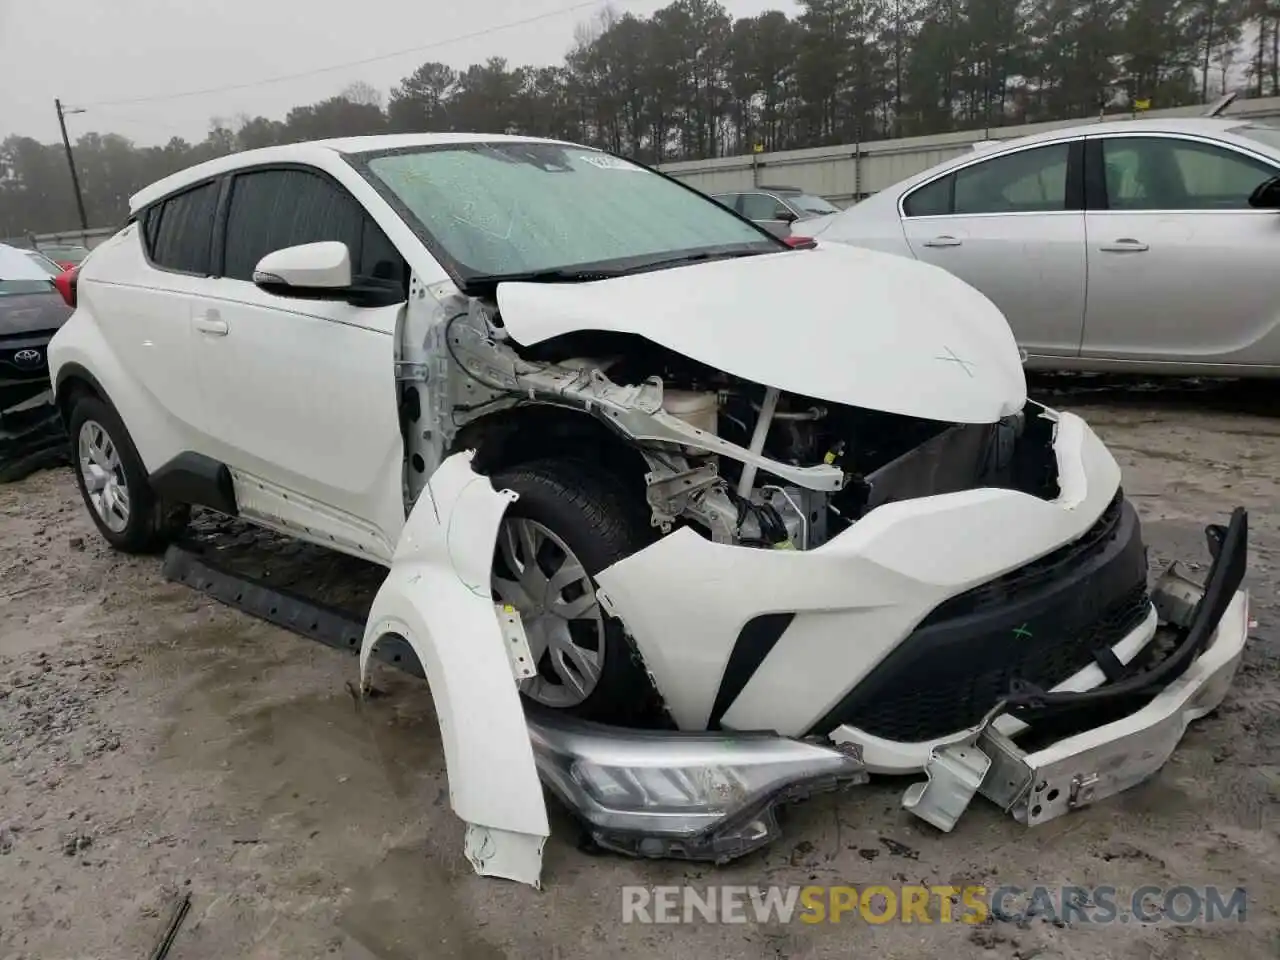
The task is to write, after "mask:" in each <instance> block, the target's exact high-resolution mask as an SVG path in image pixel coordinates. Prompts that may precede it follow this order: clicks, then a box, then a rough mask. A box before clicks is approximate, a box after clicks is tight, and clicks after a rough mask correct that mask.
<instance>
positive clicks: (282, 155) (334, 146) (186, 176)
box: [129, 133, 597, 213]
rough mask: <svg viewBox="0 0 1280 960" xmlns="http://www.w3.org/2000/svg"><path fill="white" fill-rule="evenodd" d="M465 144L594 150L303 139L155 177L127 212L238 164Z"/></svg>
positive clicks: (478, 138) (432, 138)
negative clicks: (156, 178)
mask: <svg viewBox="0 0 1280 960" xmlns="http://www.w3.org/2000/svg"><path fill="white" fill-rule="evenodd" d="M467 143H554V144H557V145H559V146H566V147H574V148H576V149H580V150H591V151H592V152H597V151H596V148H595V147H586V146H583V145H581V144H576V143H568V142H566V141H563V140H548V139H545V138H542V137H522V136H512V135H510V134H501V133H492V134H489V133H403V134H383V135H379V136H371V137H341V138H337V139H332V140H307V141H304V142H302V143H290V144H286V145H284V146H280V147H261V148H259V149H257V150H242V151H240V152H239V153H231V154H228V155H227V156H225V157H217V158H215V159H213V160H206V161H205V162H204V163H198V164H196V165H195V166H193V167H187V168H186V169H185V170H179V171H178V172H177V173H173V174H170V175H169V176H167V177H165V178H164V179H163V180H157V181H156V182H155V183H153V184H151V185H150V186H147V187H143V188H142V189H141V190H139V191H138V192H137V193H135V194H134V195H133V196H132V197H130V198H129V212H130V213H137V212H138V211H139V210H141V209H142V208H143V207H145V206H147V205H148V204H150V203H153V202H155V201H156V200H159V199H161V198H162V197H166V196H168V195H169V194H171V193H173V192H174V191H176V190H181V189H182V188H183V187H186V186H190V185H192V184H195V183H199V182H200V181H201V180H206V179H208V178H210V177H216V176H219V175H221V174H224V173H230V172H231V171H233V170H239V169H240V168H241V167H248V166H255V165H257V164H262V163H308V162H311V163H314V162H315V161H316V160H317V159H318V158H320V157H321V156H323V155H325V154H333V153H339V154H355V153H366V152H369V151H373V150H403V149H406V148H412V147H434V146H450V145H454V144H467Z"/></svg>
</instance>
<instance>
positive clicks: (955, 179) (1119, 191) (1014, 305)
mask: <svg viewBox="0 0 1280 960" xmlns="http://www.w3.org/2000/svg"><path fill="white" fill-rule="evenodd" d="M793 232H794V233H796V234H803V235H805V236H811V237H814V238H816V239H817V240H818V241H819V243H831V242H834V243H847V244H851V245H854V246H863V247H871V248H875V249H878V250H886V251H889V252H892V253H898V254H902V255H904V256H908V257H915V258H917V259H919V260H925V261H928V262H929V263H933V264H936V265H938V266H940V267H943V268H945V269H946V270H948V271H950V272H951V273H953V274H955V275H956V276H958V277H960V278H961V279H963V280H965V281H967V282H968V283H970V284H972V285H973V286H974V287H976V288H977V289H979V290H981V291H982V292H983V293H985V294H986V295H987V296H988V297H989V298H990V299H991V300H992V301H994V302H995V304H996V305H997V306H999V307H1000V308H1001V310H1003V311H1004V314H1005V316H1006V317H1007V318H1008V321H1009V324H1010V326H1011V327H1012V328H1013V332H1014V335H1015V337H1016V338H1017V340H1018V343H1019V344H1020V345H1021V347H1022V348H1023V350H1024V351H1025V352H1026V353H1027V366H1028V367H1032V368H1041V369H1060V370H1061V369H1074V370H1096V371H1127V372H1142V373H1153V374H1180V375H1197V374H1201V375H1209V376H1275V375H1280V129H1277V128H1274V127H1269V126H1261V125H1257V124H1251V123H1248V122H1244V121H1240V120H1222V119H1208V118H1194V119H1183V120H1122V121H1109V122H1103V123H1092V124H1087V125H1082V126H1078V127H1071V128H1067V129H1058V130H1054V131H1052V132H1049V133H1044V134H1037V135H1036V136H1032V137H1025V138H1022V139H1018V140H1010V141H1006V142H1001V143H995V144H992V143H990V142H987V143H984V144H980V145H978V146H976V147H975V149H974V150H973V151H972V152H971V153H969V154H965V155H963V156H960V157H956V158H953V159H951V160H948V161H946V162H944V163H942V164H940V165H938V166H936V167H934V168H932V169H930V170H927V171H925V172H924V173H921V174H917V175H916V176H914V177H911V178H909V179H907V180H904V181H902V182H901V183H899V184H897V185H895V186H893V187H890V188H888V189H886V190H883V191H881V192H880V193H877V194H875V195H874V196H872V197H869V198H868V199H866V200H864V201H863V202H862V203H860V204H858V205H856V206H853V207H850V208H849V209H847V210H844V211H842V212H841V213H838V214H835V215H832V216H829V217H823V218H821V219H818V220H810V221H805V222H802V223H797V224H795V226H794V228H793ZM866 322H868V323H870V322H874V321H873V319H872V318H867V320H866Z"/></svg>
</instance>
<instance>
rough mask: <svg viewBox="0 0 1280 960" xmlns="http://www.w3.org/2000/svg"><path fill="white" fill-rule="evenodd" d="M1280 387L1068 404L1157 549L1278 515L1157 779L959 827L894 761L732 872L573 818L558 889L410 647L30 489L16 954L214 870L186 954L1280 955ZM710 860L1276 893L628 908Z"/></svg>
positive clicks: (238, 547) (716, 877) (61, 953)
mask: <svg viewBox="0 0 1280 960" xmlns="http://www.w3.org/2000/svg"><path fill="white" fill-rule="evenodd" d="M1049 386H1050V387H1051V386H1052V382H1050V384H1049ZM1043 388H1044V385H1042V389H1043ZM1265 398H1266V391H1261V392H1260V391H1258V390H1256V389H1255V390H1249V391H1245V392H1243V393H1240V392H1238V391H1233V390H1231V389H1216V388H1214V389H1208V390H1203V391H1191V392H1187V391H1185V390H1184V391H1179V390H1169V389H1166V390H1157V391H1143V390H1139V389H1134V388H1133V387H1132V385H1129V386H1124V385H1122V386H1121V387H1119V388H1115V387H1105V388H1101V389H1098V390H1087V389H1084V390H1082V389H1079V388H1078V387H1076V386H1071V387H1070V388H1069V389H1068V390H1067V391H1066V392H1065V393H1063V394H1062V395H1060V396H1057V397H1056V398H1054V402H1056V403H1058V404H1059V405H1061V406H1064V407H1067V408H1074V409H1079V410H1080V412H1082V413H1084V414H1085V415H1086V416H1087V417H1088V418H1089V419H1090V420H1091V422H1092V423H1093V424H1094V425H1095V426H1096V427H1097V428H1098V429H1099V431H1100V432H1101V433H1102V435H1103V437H1104V438H1105V439H1106V440H1107V442H1108V443H1109V444H1110V445H1111V448H1112V449H1113V450H1114V451H1115V454H1116V456H1117V457H1118V458H1119V459H1120V461H1121V463H1122V465H1123V466H1124V468H1125V475H1126V481H1125V482H1126V488H1127V491H1128V495H1129V496H1130V497H1131V498H1132V499H1133V500H1134V501H1135V503H1136V504H1137V505H1138V507H1139V509H1140V511H1141V513H1142V515H1143V518H1144V520H1145V523H1146V531H1147V538H1148V540H1149V542H1150V544H1151V547H1152V554H1153V561H1154V562H1157V563H1159V562H1162V561H1164V560H1166V559H1167V558H1168V557H1170V556H1172V555H1188V556H1190V557H1191V558H1193V559H1195V560H1198V561H1202V560H1203V559H1204V556H1205V555H1204V548H1203V535H1202V532H1201V531H1202V526H1203V524H1204V523H1205V522H1207V521H1211V520H1221V519H1223V518H1225V516H1226V514H1227V513H1228V511H1229V509H1230V507H1232V506H1233V505H1235V504H1244V505H1245V506H1247V507H1248V508H1249V509H1250V511H1251V521H1252V531H1253V533H1252V570H1251V576H1250V586H1251V587H1252V590H1253V591H1254V597H1255V600H1254V607H1253V609H1254V616H1255V617H1256V619H1257V620H1258V627H1257V629H1256V631H1255V637H1254V640H1253V643H1252V645H1251V647H1250V649H1249V651H1248V659H1247V662H1246V663H1245V665H1244V668H1243V671H1242V673H1241V675H1240V677H1239V679H1238V682H1237V685H1236V687H1235V689H1234V690H1233V692H1232V693H1231V694H1230V696H1229V699H1228V701H1227V702H1226V704H1225V705H1224V706H1223V707H1222V709H1221V710H1220V711H1218V713H1217V714H1215V715H1214V716H1212V717H1209V718H1207V719H1206V720H1204V721H1202V722H1200V723H1199V724H1198V725H1197V726H1196V727H1195V728H1194V729H1193V730H1192V732H1191V733H1189V735H1188V736H1187V738H1186V740H1185V741H1184V742H1183V744H1182V746H1181V748H1180V749H1179V751H1178V753H1177V754H1176V756H1175V758H1174V760H1173V761H1172V762H1171V763H1170V764H1169V765H1168V766H1167V767H1166V768H1165V769H1164V770H1163V771H1162V773H1161V774H1160V775H1159V776H1158V777H1157V778H1156V779H1155V780H1153V781H1151V782H1149V783H1148V784H1146V785H1144V786H1142V787H1140V788H1138V789H1135V790H1133V791H1131V792H1130V793H1128V794H1126V795H1125V796H1123V797H1121V798H1117V799H1114V800H1111V801H1108V802H1105V803H1102V804H1100V805H1097V806H1095V807H1092V808H1090V809H1087V810H1085V811H1083V812H1081V813H1078V814H1076V815H1073V816H1070V817H1066V818H1063V819H1060V820H1058V821H1055V822H1052V823H1050V824H1047V825H1045V826H1043V827H1040V828H1037V829H1036V830H1035V831H1034V832H1030V833H1028V832H1026V831H1025V830H1024V828H1021V827H1019V826H1017V825H1016V824H1014V823H1013V822H1012V821H1011V820H1008V821H1006V820H1005V819H1003V817H1002V816H1001V815H1000V814H999V812H998V811H995V810H994V809H992V808H990V807H988V806H986V805H983V804H981V803H975V805H974V808H973V809H971V810H970V811H969V812H968V813H967V814H966V816H965V817H964V818H963V820H962V821H961V823H960V825H959V827H958V828H957V829H956V831H955V832H954V833H952V834H950V835H947V836H943V835H940V834H937V833H936V832H934V831H932V830H931V829H930V828H928V827H926V826H924V825H923V824H919V823H918V822H915V821H913V819H912V818H911V817H910V816H909V815H907V814H906V813H904V812H903V811H901V810H900V809H899V805H898V800H899V795H900V792H901V790H902V788H903V786H904V784H902V783H897V782H894V783H888V784H885V783H875V784H872V785H870V786H867V787H862V788H858V789H857V790H855V791H853V792H850V793H847V794H845V795H843V796H840V797H838V798H831V797H827V798H821V799H817V800H814V801H812V802H810V803H808V804H806V805H803V806H801V807H798V808H796V809H795V811H794V812H793V815H792V816H791V817H790V819H789V822H788V824H787V833H786V836H785V838H784V840H783V841H782V842H781V843H779V844H777V845H776V846H774V847H772V848H771V849H769V850H768V851H767V852H766V853H764V854H761V855H757V856H755V857H752V858H749V859H747V860H745V861H741V862H739V863H737V864H735V865H733V866H731V867H728V868H722V869H719V870H715V869H708V868H704V867H701V866H695V867H688V866H686V865H682V864H673V863H650V862H645V863H637V862H633V861H628V860H624V859H620V858H615V857H609V856H604V857H602V856H597V855H592V854H590V853H588V852H587V851H585V850H582V849H579V846H578V844H577V842H576V840H577V837H576V833H575V831H574V830H573V828H572V825H571V824H570V823H569V822H568V821H567V820H566V819H565V818H564V817H563V816H562V815H559V814H553V832H554V835H553V837H552V839H551V841H550V842H549V843H548V846H547V852H546V859H545V869H544V881H545V883H546V889H544V890H543V891H542V892H537V891H534V890H531V889H528V888H525V887H521V886H517V885H514V884H506V883H502V882H499V881H493V880H482V879H479V878H477V877H475V876H474V875H473V874H472V871H471V869H470V867H469V865H468V864H467V863H466V861H465V860H464V859H463V856H462V849H461V847H462V844H461V835H462V829H461V825H460V823H459V822H458V821H457V820H456V818H454V816H453V815H452V813H451V812H450V810H449V808H448V804H447V799H446V796H447V795H446V787H445V776H444V763H443V758H442V755H441V750H440V741H439V733H438V731H437V728H436V724H435V720H434V716H433V713H432V708H431V704H430V699H429V696H428V694H427V691H426V688H425V686H424V685H421V684H420V683H418V682H417V681H413V680H411V679H409V678H401V677H399V676H397V675H394V674H392V673H391V672H390V671H387V672H385V673H384V674H382V675H381V676H380V678H379V685H380V686H381V687H382V688H383V689H385V691H386V692H387V693H388V694H389V695H388V696H384V697H379V698H376V699H374V700H371V701H367V702H365V703H364V704H362V705H360V704H357V702H356V700H355V699H354V698H353V696H352V693H351V686H352V682H353V681H354V680H355V677H356V671H357V667H356V662H355V660H354V659H353V658H351V657H348V656H345V655H343V654H341V653H337V652H335V651H333V650H331V649H329V648H326V647H323V646H320V645H319V644H316V643H314V642H311V641H307V640H303V639H300V638H298V637H295V636H293V635H291V634H288V633H286V632H284V631H281V630H278V629H276V628H273V627H270V626H267V625H265V624H262V623H260V622H257V621H255V620H252V619H250V618H249V617H247V616H244V615H241V614H239V613H237V612H235V611H232V610H229V609H226V608H223V607H220V606H218V605H217V604H215V603H214V602H212V601H209V600H206V599H204V598H202V597H200V596H198V595H196V594H194V593H193V592H191V591H190V590H188V589H186V588H185V587H181V586H176V585H173V584H170V583H167V582H165V581H164V579H163V578H162V577H161V574H160V563H159V560H157V559H129V558H124V557H121V556H118V555H115V554H113V553H111V552H110V551H109V550H107V549H106V548H105V547H104V546H103V545H102V543H101V542H100V541H99V540H98V538H97V537H96V536H95V534H94V531H93V530H92V528H91V526H90V523H89V521H88V519H87V517H86V515H85V513H84V509H83V507H82V505H81V503H80V501H79V498H78V496H77V494H76V490H75V486H74V484H73V482H72V479H71V476H70V474H69V473H68V472H66V471H64V470H59V471H54V472H44V473H40V474H37V475H35V476H33V477H30V478H28V479H27V480H25V481H23V482H21V483H19V484H14V485H10V486H4V487H0V546H2V549H0V958H3V960H11V958H12V960H16V958H31V960H34V958H39V960H73V958H74V960H79V958H99V960H109V958H117V957H120V958H125V957H128V958H134V957H146V956H149V955H150V951H151V950H152V949H153V947H154V946H155V943H156V941H157V940H158V938H159V937H160V936H161V933H162V930H163V928H164V927H165V925H166V922H167V920H168V919H169V916H170V913H171V911H172V909H173V904H174V903H175V901H176V900H178V899H179V898H180V897H182V896H184V895H189V896H190V912H189V913H188V915H187V916H186V918H185V921H184V923H183V925H182V926H181V929H180V930H179V932H178V934H177V936H176V939H175V941H174V944H173V947H172V950H171V952H170V953H169V956H170V957H171V958H174V960H183V958H219V960H222V958H232V957H236V958H263V960H265V958H277V957H280V958H285V957H288V958H310V957H322V956H331V957H343V958H359V960H368V958H379V960H401V958H418V957H429V958H450V957H461V958H477V960H496V958H501V957H527V958H555V960H570V958H578V957H597V956H598V957H614V956H620V957H657V956H663V957H670V958H691V960H692V958H698V960H704V958H705V960H711V958H723V960H727V958H781V957H814V958H837V957H838V958H847V957H853V956H863V955H871V956H877V957H884V958H901V960H909V958H926V957H936V956H943V955H946V956H948V957H951V958H955V960H969V958H979V957H984V958H985V957H991V958H999V960H1031V958H1044V960H1050V958H1081V960H1084V958H1089V960H1098V958H1123V960H1191V958H1222V960H1226V958H1253V957H1260V958H1261V957H1277V956H1280V919H1278V910H1280V908H1278V907H1277V902H1278V898H1277V894H1278V893H1280V837H1278V836H1277V823H1278V822H1280V820H1278V818H1277V813H1278V812H1280V806H1277V799H1278V797H1280V713H1278V712H1277V707H1278V706H1280V632H1278V619H1280V614H1278V611H1277V603H1276V585H1277V584H1276V581H1277V564H1278V563H1280V416H1276V415H1275V410H1268V409H1266V406H1265V404H1266V402H1267V401H1266V399H1265ZM1272 406H1273V407H1275V408H1277V409H1280V404H1275V403H1274V402H1273V403H1272ZM201 535H202V536H203V537H204V538H205V539H206V540H208V541H209V542H210V543H211V544H213V545H214V546H216V547H218V548H224V550H223V552H224V553H225V554H226V555H228V556H231V557H233V558H234V559H235V561H236V562H237V563H239V564H241V565H243V566H244V567H245V568H246V569H251V570H252V571H254V572H257V573H260V574H265V575H266V576H268V577H269V578H271V579H273V580H275V581H276V582H280V583H285V584H292V585H294V586H305V587H307V588H308V589H310V590H311V591H312V592H313V593H315V594H317V595H319V596H322V597H324V598H326V599H329V600H332V601H335V602H340V603H343V604H346V605H348V606H351V607H353V608H359V606H360V605H361V604H362V603H367V602H368V600H369V599H370V597H371V590H372V589H373V588H374V587H375V586H376V583H377V573H376V571H373V570H371V569H370V568H367V567H363V566H362V565H360V564H356V563H353V562H351V561H348V560H345V559H342V558H337V557H333V556H330V555H325V554H320V553H318V552H316V551H313V550H310V549H304V548H301V547H298V546H295V545H290V544H286V543H281V542H279V541H276V540H273V538H270V537H266V536H262V535H258V534H255V533H252V532H248V531H244V530H241V529H237V528H234V527H228V526H227V525H225V524H221V525H220V524H206V525H205V526H204V527H203V528H202V531H201ZM683 882H689V883H694V884H698V885H704V884H709V883H736V884H757V883H761V884H763V883H774V884H809V883H823V884H828V883H829V884H835V883H852V884H857V885H867V884H873V883H884V884H891V885H892V884H897V883H912V884H915V883H922V884H931V885H933V884H947V883H952V884H956V883H966V882H967V883H981V884H986V885H987V886H989V887H997V886H1000V885H1001V884H1010V883H1011V884H1017V885H1019V886H1023V887H1030V886H1034V885H1037V884H1044V885H1053V886H1056V885H1060V884H1070V885H1086V886H1088V885H1095V884H1111V885H1115V886H1117V887H1121V888H1122V889H1126V888H1128V889H1131V888H1133V887H1136V886H1138V885H1140V884H1155V885H1160V886H1164V887H1171V886H1175V885H1178V884H1190V885H1193V886H1205V885H1211V884H1216V885H1219V886H1224V887H1235V886H1245V887H1247V888H1248V892H1249V902H1248V907H1247V914H1246V918H1245V922H1243V923H1236V922H1230V923H1219V924H1214V925H1198V926H1171V925H1168V924H1156V925H1148V924H1142V923H1138V922H1136V921H1135V922H1130V923H1125V924H1119V923H1117V924H1112V925H1106V926H1100V925H1096V924H1095V925H1089V924H1081V923H1078V922H1071V923H1068V924H1066V925H1058V924H1055V923H1054V922H1052V921H1051V920H1049V919H1045V918H1039V919H1035V920H1031V921H1024V922H1020V923H1006V922H994V923H988V924H985V925H982V926H980V927H965V926H947V925H934V926H928V927H926V926H920V925H902V924H896V923H895V924H885V925H881V926H868V925H866V924H863V923H860V922H857V921H854V922H846V923H843V924H841V925H839V926H832V925H822V926H805V925H802V924H799V923H795V924H791V925H789V926H785V927H783V926H778V925H764V926H761V925H756V924H755V923H748V924H744V925H734V926H723V925H722V926H712V925H708V924H705V923H694V924H692V925H679V926H664V927H658V926H642V925H634V924H632V925H624V924H622V923H621V915H622V909H621V904H622V896H621V893H620V888H621V887H622V886H623V885H625V884H634V883H641V884H676V883H683Z"/></svg>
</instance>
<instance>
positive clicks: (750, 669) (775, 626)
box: [707, 613, 796, 730]
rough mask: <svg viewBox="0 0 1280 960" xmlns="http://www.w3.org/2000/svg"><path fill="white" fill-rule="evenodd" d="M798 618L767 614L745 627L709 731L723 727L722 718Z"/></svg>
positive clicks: (728, 664)
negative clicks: (792, 622) (721, 725)
mask: <svg viewBox="0 0 1280 960" xmlns="http://www.w3.org/2000/svg"><path fill="white" fill-rule="evenodd" d="M795 618H796V615H795V614H794V613H766V614H764V615H763V616H759V617H754V618H752V619H751V620H748V621H747V622H746V623H745V624H744V625H743V627H742V630H741V631H739V633H738V639H737V640H736V641H734V644H733V650H732V651H731V652H730V654H729V659H728V661H727V662H726V663H725V665H724V673H723V674H722V675H721V677H720V689H719V690H717V691H716V699H715V703H714V704H713V705H712V707H711V716H710V717H709V718H708V719H707V729H708V730H718V729H719V728H720V719H721V718H722V717H723V716H724V715H725V714H726V713H727V712H728V711H729V708H730V707H731V706H733V701H734V700H736V699H738V694H740V693H742V691H743V690H744V689H745V688H746V686H747V684H748V683H749V682H750V681H751V678H752V677H753V676H755V672H756V671H757V670H759V669H760V664H762V663H764V660H765V657H767V656H769V651H771V650H772V649H773V648H774V647H775V646H777V643H778V641H779V640H781V639H782V635H783V634H784V633H785V632H786V630H787V627H789V626H791V621H793V620H795Z"/></svg>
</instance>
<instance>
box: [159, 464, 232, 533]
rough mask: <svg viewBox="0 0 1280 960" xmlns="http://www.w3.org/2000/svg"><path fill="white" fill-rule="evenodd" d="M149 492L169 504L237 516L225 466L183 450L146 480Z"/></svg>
mask: <svg viewBox="0 0 1280 960" xmlns="http://www.w3.org/2000/svg"><path fill="white" fill-rule="evenodd" d="M147 482H148V483H150V484H151V489H152V490H154V491H155V492H156V495H157V496H159V497H160V498H161V499H164V500H168V501H169V502H170V503H186V504H190V505H191V506H196V507H208V508H209V509H211V510H217V511H218V512H219V513H223V514H226V515H227V516H229V517H236V516H239V515H240V507H239V505H238V504H237V503H236V489H235V483H234V481H233V480H232V478H231V470H230V469H229V468H228V467H227V465H226V464H225V463H222V462H221V461H219V460H214V459H213V458H212V457H207V456H205V455H204V454H203V453H194V452H193V451H190V450H185V451H183V452H182V453H180V454H178V455H177V456H176V457H174V458H173V459H172V460H170V461H168V462H167V463H165V464H163V465H161V466H160V467H159V468H158V469H157V470H156V471H155V472H154V473H152V474H151V476H149V477H148V478H147Z"/></svg>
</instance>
